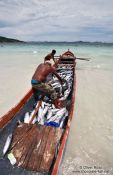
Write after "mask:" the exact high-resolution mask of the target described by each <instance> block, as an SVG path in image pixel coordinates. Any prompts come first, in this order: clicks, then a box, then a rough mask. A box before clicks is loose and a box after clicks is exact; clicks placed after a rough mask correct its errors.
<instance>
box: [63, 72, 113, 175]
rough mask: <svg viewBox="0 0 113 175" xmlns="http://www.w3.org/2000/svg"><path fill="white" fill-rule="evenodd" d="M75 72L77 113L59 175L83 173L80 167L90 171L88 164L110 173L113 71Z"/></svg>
mask: <svg viewBox="0 0 113 175" xmlns="http://www.w3.org/2000/svg"><path fill="white" fill-rule="evenodd" d="M76 73H77V89H76V102H75V112H74V116H73V120H72V123H71V129H70V133H69V139H68V144H67V146H66V152H65V156H64V160H63V163H62V168H61V170H60V175H62V171H63V174H64V175H73V174H76V175H79V174H82V171H81V168H82V169H83V170H85V171H88V170H89V168H88V167H91V170H95V169H97V170H102V171H103V172H104V171H107V172H108V173H107V175H108V174H110V175H111V174H112V173H113V171H112V168H113V151H112V149H113V98H112V97H113V91H112V87H113V81H111V79H113V74H111V72H109V71H101V70H98V71H97V70H93V71H88V70H82V71H81V70H77V72H76ZM95 166H96V167H95ZM99 167H100V169H99ZM77 171H78V172H77ZM91 174H92V173H88V175H91ZM104 174H105V173H104Z"/></svg>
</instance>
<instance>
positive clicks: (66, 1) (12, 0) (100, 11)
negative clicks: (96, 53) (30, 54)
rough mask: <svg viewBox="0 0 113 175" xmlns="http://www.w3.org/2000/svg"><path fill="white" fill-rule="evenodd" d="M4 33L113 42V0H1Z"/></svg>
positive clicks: (0, 22)
mask: <svg viewBox="0 0 113 175" xmlns="http://www.w3.org/2000/svg"><path fill="white" fill-rule="evenodd" d="M0 36H5V37H10V38H15V39H19V40H23V41H72V42H73V41H102V42H113V0H0Z"/></svg>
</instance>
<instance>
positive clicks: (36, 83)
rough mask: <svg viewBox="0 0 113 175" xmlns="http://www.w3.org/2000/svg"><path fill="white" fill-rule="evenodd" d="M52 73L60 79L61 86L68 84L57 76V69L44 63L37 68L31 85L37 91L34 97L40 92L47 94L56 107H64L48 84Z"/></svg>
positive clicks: (48, 63)
mask: <svg viewBox="0 0 113 175" xmlns="http://www.w3.org/2000/svg"><path fill="white" fill-rule="evenodd" d="M50 73H52V74H54V75H55V76H56V77H57V78H58V80H59V81H60V84H61V85H63V83H65V82H66V80H64V79H61V77H60V76H59V75H58V74H57V72H56V71H55V68H54V67H53V66H52V65H51V63H50V62H48V61H46V62H45V63H42V64H40V65H39V66H38V67H37V69H36V71H35V73H34V75H33V77H32V80H31V84H32V87H33V90H35V91H34V95H35V93H37V92H38V91H41V92H44V93H45V94H47V95H49V96H50V98H51V100H52V101H53V103H54V104H55V105H57V104H58V107H60V105H59V104H61V105H63V102H59V100H58V97H59V94H58V93H57V92H56V91H55V89H54V88H53V87H52V86H51V85H50V84H49V83H47V82H46V80H47V77H48V75H49V74H50ZM37 90H38V91H37Z"/></svg>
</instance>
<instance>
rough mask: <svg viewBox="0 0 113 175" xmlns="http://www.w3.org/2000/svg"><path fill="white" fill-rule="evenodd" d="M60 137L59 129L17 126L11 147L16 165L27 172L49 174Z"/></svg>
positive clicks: (60, 131) (60, 130)
mask: <svg viewBox="0 0 113 175" xmlns="http://www.w3.org/2000/svg"><path fill="white" fill-rule="evenodd" d="M61 135H62V129H60V128H54V127H51V126H42V125H29V124H22V125H19V126H18V127H17V128H16V129H15V131H14V134H13V142H12V145H11V152H12V153H13V155H14V157H15V158H16V160H17V165H18V166H21V167H23V168H25V169H28V170H33V171H38V172H49V169H50V167H51V165H52V161H53V159H54V156H55V152H56V148H57V145H58V143H59V141H60V139H61Z"/></svg>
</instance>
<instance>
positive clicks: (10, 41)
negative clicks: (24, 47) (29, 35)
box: [0, 36, 24, 43]
mask: <svg viewBox="0 0 113 175" xmlns="http://www.w3.org/2000/svg"><path fill="white" fill-rule="evenodd" d="M0 43H24V41H20V40H17V39H12V38H6V37H3V36H0Z"/></svg>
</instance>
